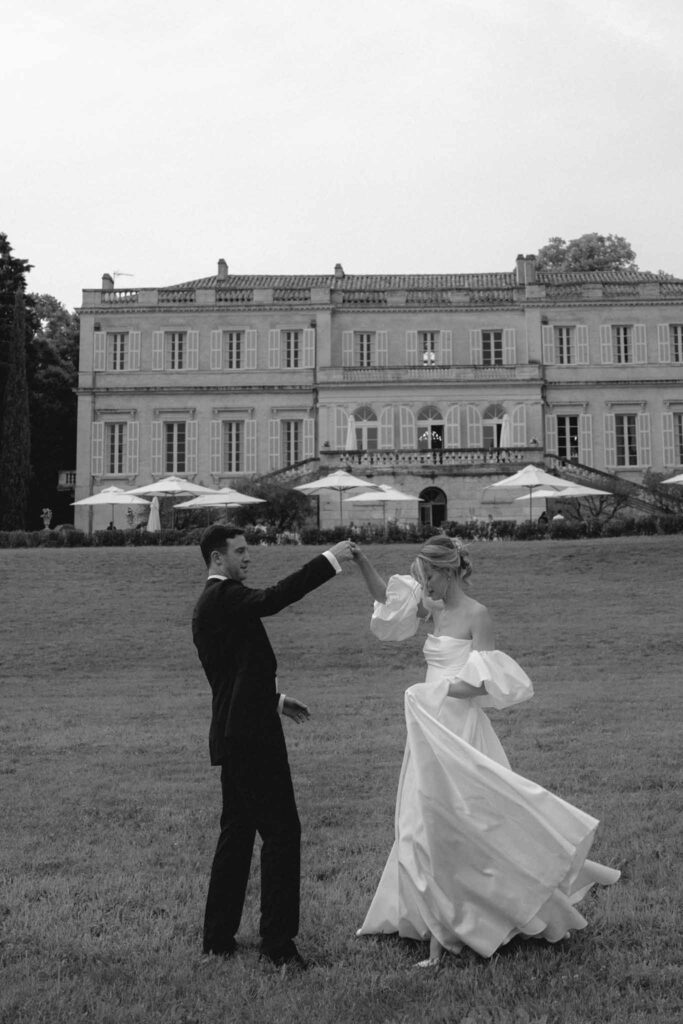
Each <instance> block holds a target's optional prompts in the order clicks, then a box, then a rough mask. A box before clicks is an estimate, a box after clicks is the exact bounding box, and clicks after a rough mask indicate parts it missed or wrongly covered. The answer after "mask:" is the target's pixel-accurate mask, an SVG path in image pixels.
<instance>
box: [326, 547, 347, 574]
mask: <svg viewBox="0 0 683 1024" xmlns="http://www.w3.org/2000/svg"><path fill="white" fill-rule="evenodd" d="M323 555H324V556H325V558H326V559H327V561H328V562H329V563H330V565H331V566H332V568H333V569H334V571H335V572H336V574H337V576H338V575H339V573H340V572H341V571H342V567H341V565H340V564H339V562H338V561H337V559H336V558H335V557H334V555H333V554H332V552H331V551H323Z"/></svg>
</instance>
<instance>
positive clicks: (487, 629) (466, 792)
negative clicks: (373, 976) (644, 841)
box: [352, 536, 619, 967]
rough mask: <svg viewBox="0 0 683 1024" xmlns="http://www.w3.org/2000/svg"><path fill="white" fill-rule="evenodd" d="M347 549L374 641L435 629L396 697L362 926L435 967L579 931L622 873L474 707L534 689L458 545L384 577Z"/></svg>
mask: <svg viewBox="0 0 683 1024" xmlns="http://www.w3.org/2000/svg"><path fill="white" fill-rule="evenodd" d="M352 550H353V553H354V558H355V560H356V562H357V564H358V566H359V568H360V570H361V573H362V575H363V578H364V580H365V582H366V584H367V587H368V589H369V591H370V593H371V595H372V596H373V597H374V598H375V606H374V613H373V616H372V621H371V629H372V632H373V633H374V634H375V635H376V636H377V637H378V638H379V639H380V640H403V639H405V638H407V637H409V636H413V635H414V634H415V632H416V631H417V628H418V622H419V620H420V619H426V620H431V628H432V632H431V633H428V635H427V639H426V641H425V645H424V654H425V658H426V661H427V675H426V678H425V681H424V683H418V684H417V685H415V686H411V687H410V688H409V689H408V690H407V691H406V694H405V714H406V725H407V732H408V736H407V744H406V750H405V755H404V758H403V766H402V768H401V775H400V779H399V784H398V796H397V802H396V818H395V836H396V838H395V842H394V845H393V847H392V849H391V852H390V854H389V859H388V861H387V863H386V866H385V868H384V872H383V874H382V877H381V879H380V883H379V886H378V888H377V892H376V893H375V896H374V898H373V900H372V903H371V905H370V909H369V910H368V913H367V916H366V918H365V921H364V922H363V925H362V927H361V928H360V929H359V930H358V933H357V934H358V935H371V934H377V933H387V932H392V933H396V932H398V934H399V935H401V936H403V937H405V938H410V939H418V940H426V939H429V940H430V946H429V959H428V960H423V961H421V962H420V963H419V964H418V965H417V966H418V967H433V966H436V965H437V964H438V963H439V962H440V960H441V958H442V957H443V955H444V953H445V951H446V950H448V951H450V952H451V953H458V952H460V951H461V949H462V948H463V946H469V947H470V948H471V949H473V950H475V951H476V952H477V953H479V954H481V955H482V956H487V957H488V956H492V955H493V953H494V952H495V951H496V949H498V947H499V946H501V945H503V944H504V943H506V942H508V941H509V940H510V939H511V938H512V937H513V936H514V935H518V934H521V935H524V936H533V937H535V938H543V939H547V940H548V941H550V942H557V941H558V940H559V939H562V938H565V937H566V936H567V934H568V933H569V932H570V930H571V929H577V928H584V927H585V925H586V923H587V922H586V920H585V918H583V917H582V916H581V914H580V913H579V912H578V911H577V910H576V908H575V904H576V903H577V902H578V901H579V900H580V899H582V897H583V896H584V895H585V894H586V892H587V891H588V889H589V888H590V887H591V886H592V885H593V884H595V883H600V884H602V885H610V884H612V883H613V882H616V881H617V879H618V878H619V872H618V871H615V870H614V869H612V868H608V867H605V866H604V865H602V864H597V863H595V862H594V861H591V860H587V859H586V855H587V853H588V851H589V850H590V847H591V844H592V842H593V838H594V835H595V830H596V828H597V826H598V821H597V820H596V819H595V818H592V817H590V815H588V814H586V813H584V812H583V811H581V810H579V809H578V808H576V807H573V806H572V805H571V804H569V803H566V802H565V801H564V800H562V799H560V797H557V796H554V795H553V794H552V793H549V792H548V791H547V790H545V789H543V788H542V787H541V786H538V785H536V784H535V783H533V782H531V781H530V780H529V779H525V778H523V777H522V776H521V775H517V774H516V773H515V772H513V771H512V770H511V769H510V765H509V762H508V759H507V757H506V756H505V751H504V750H503V747H502V746H501V744H500V741H499V740H498V737H497V736H496V734H495V732H494V730H493V727H492V725H491V723H490V721H489V719H488V717H487V715H486V713H485V711H484V710H483V709H484V708H505V707H510V706H511V705H513V704H518V703H520V702H522V701H525V700H529V698H530V697H532V696H533V688H532V685H531V681H530V679H529V678H528V676H527V675H526V673H525V672H524V671H523V670H522V669H521V668H520V666H519V665H518V664H517V663H516V662H515V661H513V659H512V658H510V657H508V656H507V655H506V654H504V653H503V652H502V651H498V650H496V644H495V639H494V632H493V627H492V624H491V619H490V617H489V613H488V611H487V610H486V608H485V607H484V605H482V604H480V603H479V602H478V601H475V600H474V599H473V598H472V597H470V596H469V594H467V593H466V589H465V587H466V586H467V582H466V581H467V578H468V577H469V575H470V574H471V572H472V566H471V563H470V560H469V556H468V553H467V550H466V549H465V548H464V547H463V545H462V543H461V542H460V541H459V540H458V539H451V538H449V537H442V536H437V537H433V538H431V540H429V541H428V542H427V543H426V544H425V545H424V547H423V548H422V549H421V551H420V554H419V556H418V558H417V560H416V562H414V563H413V566H412V569H411V571H412V575H411V576H392V577H391V579H390V580H389V583H388V584H385V582H384V580H383V579H382V578H381V577H380V576H379V574H378V573H377V572H376V570H375V569H374V567H373V566H372V564H371V563H370V562H369V561H368V559H367V558H366V556H365V555H364V554H363V552H362V551H361V550H360V548H358V546H357V545H355V544H353V545H352Z"/></svg>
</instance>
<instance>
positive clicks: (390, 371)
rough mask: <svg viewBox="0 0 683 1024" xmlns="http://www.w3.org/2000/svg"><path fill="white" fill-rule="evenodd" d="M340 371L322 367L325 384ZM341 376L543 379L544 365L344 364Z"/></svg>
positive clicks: (371, 379) (366, 379) (367, 379)
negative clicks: (365, 365) (542, 369)
mask: <svg viewBox="0 0 683 1024" xmlns="http://www.w3.org/2000/svg"><path fill="white" fill-rule="evenodd" d="M339 372H340V371H339V370H338V369H335V368H327V367H326V368H321V369H320V371H319V373H318V377H319V380H320V382H321V383H323V382H325V381H326V380H328V379H330V380H331V379H332V378H333V376H334V378H336V379H339ZM341 375H342V376H341V379H342V380H343V381H344V382H345V383H349V384H371V383H377V384H391V383H396V384H400V383H405V382H406V381H427V382H430V381H444V380H449V381H478V380H480V381H496V380H540V379H541V366H540V365H539V364H537V363H515V364H514V365H505V366H471V365H469V366H438V365H433V366H369V367H360V366H344V367H342V369H341Z"/></svg>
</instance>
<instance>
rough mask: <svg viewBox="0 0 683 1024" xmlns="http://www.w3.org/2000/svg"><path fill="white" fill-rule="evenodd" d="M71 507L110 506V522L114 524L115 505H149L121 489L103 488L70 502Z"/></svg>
mask: <svg viewBox="0 0 683 1024" xmlns="http://www.w3.org/2000/svg"><path fill="white" fill-rule="evenodd" d="M71 504H72V505H110V506H111V522H112V523H113V522H114V506H115V505H127V506H128V505H149V502H148V501H146V500H145V498H140V497H138V496H137V495H135V494H131V492H130V491H124V489H123V487H105V488H103V490H101V491H98V492H97V494H91V495H90V497H89V498H79V500H78V501H72V502H71Z"/></svg>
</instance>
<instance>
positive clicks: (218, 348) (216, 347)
mask: <svg viewBox="0 0 683 1024" xmlns="http://www.w3.org/2000/svg"><path fill="white" fill-rule="evenodd" d="M210 366H211V369H212V370H222V369H223V332H222V331H211V363H210Z"/></svg>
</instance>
